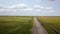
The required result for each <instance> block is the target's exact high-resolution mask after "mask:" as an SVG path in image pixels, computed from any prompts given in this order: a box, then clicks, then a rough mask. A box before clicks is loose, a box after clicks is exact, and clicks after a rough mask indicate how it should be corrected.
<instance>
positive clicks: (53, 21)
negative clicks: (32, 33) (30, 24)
mask: <svg viewBox="0 0 60 34" xmlns="http://www.w3.org/2000/svg"><path fill="white" fill-rule="evenodd" d="M38 20H39V21H40V22H41V24H42V25H43V26H44V27H45V28H46V30H47V31H48V33H49V34H57V33H56V32H55V31H54V30H53V29H52V28H50V27H49V26H48V25H50V26H52V27H54V28H55V29H57V30H59V31H60V17H59V16H40V17H38Z"/></svg>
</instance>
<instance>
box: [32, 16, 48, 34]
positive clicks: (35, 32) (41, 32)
mask: <svg viewBox="0 0 60 34" xmlns="http://www.w3.org/2000/svg"><path fill="white" fill-rule="evenodd" d="M31 33H32V34H48V33H47V31H46V30H45V29H44V27H43V26H42V25H41V24H40V22H39V21H38V20H37V18H36V17H34V20H33V28H32V29H31Z"/></svg>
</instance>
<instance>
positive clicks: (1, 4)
mask: <svg viewBox="0 0 60 34" xmlns="http://www.w3.org/2000/svg"><path fill="white" fill-rule="evenodd" d="M2 15H4V16H5V15H16V16H17V15H18V16H60V0H0V16H2Z"/></svg>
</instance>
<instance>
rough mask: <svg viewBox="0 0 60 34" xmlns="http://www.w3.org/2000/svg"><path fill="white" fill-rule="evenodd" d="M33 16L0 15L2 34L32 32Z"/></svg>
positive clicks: (27, 33) (26, 33) (0, 30)
mask: <svg viewBox="0 0 60 34" xmlns="http://www.w3.org/2000/svg"><path fill="white" fill-rule="evenodd" d="M32 25H33V17H26V16H25V17H22V16H21V17H20V16H0V34H31V32H30V29H31V28H32Z"/></svg>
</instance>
